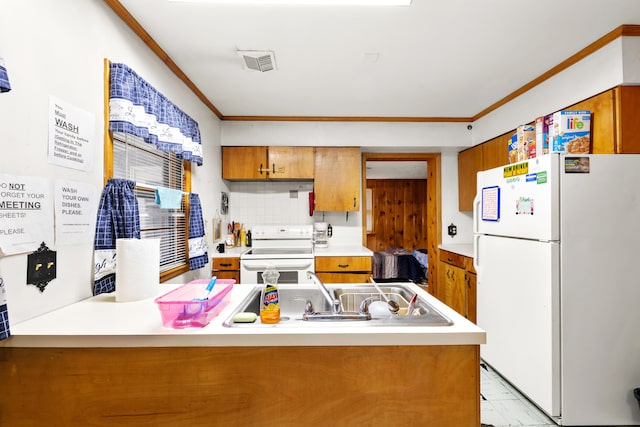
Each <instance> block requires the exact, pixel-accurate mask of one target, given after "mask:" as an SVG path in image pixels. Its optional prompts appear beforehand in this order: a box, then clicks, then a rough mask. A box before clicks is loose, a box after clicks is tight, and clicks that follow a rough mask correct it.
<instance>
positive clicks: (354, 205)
mask: <svg viewBox="0 0 640 427" xmlns="http://www.w3.org/2000/svg"><path fill="white" fill-rule="evenodd" d="M353 207H354V208H355V207H356V198H355V197H354V198H353Z"/></svg>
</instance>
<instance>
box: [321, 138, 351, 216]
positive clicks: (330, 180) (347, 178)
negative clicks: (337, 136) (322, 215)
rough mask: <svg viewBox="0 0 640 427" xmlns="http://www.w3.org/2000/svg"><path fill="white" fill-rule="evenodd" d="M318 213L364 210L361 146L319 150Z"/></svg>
mask: <svg viewBox="0 0 640 427" xmlns="http://www.w3.org/2000/svg"><path fill="white" fill-rule="evenodd" d="M314 192H315V197H316V210H319V211H343V212H344V211H347V212H349V211H358V210H360V147H317V148H316V154H315V171H314Z"/></svg>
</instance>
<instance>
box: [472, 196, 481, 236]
mask: <svg viewBox="0 0 640 427" xmlns="http://www.w3.org/2000/svg"><path fill="white" fill-rule="evenodd" d="M479 208H480V197H478V195H477V194H476V197H475V198H474V199H473V232H474V233H479V232H480V222H479V221H480V220H479V216H480V214H479V212H480V209H479Z"/></svg>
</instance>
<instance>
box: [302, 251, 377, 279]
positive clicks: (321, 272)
mask: <svg viewBox="0 0 640 427" xmlns="http://www.w3.org/2000/svg"><path fill="white" fill-rule="evenodd" d="M315 269H316V275H317V276H318V277H319V278H320V280H322V281H323V282H325V283H367V282H369V278H370V277H371V257H370V256H328V257H316V268H315Z"/></svg>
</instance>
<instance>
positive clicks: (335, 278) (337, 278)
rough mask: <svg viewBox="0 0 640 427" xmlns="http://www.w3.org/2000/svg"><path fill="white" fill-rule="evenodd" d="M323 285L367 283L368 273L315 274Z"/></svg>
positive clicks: (369, 275) (369, 276)
mask: <svg viewBox="0 0 640 427" xmlns="http://www.w3.org/2000/svg"><path fill="white" fill-rule="evenodd" d="M317 275H318V278H320V280H322V282H323V283H369V279H370V278H371V274H369V273H317Z"/></svg>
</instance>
